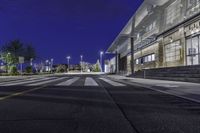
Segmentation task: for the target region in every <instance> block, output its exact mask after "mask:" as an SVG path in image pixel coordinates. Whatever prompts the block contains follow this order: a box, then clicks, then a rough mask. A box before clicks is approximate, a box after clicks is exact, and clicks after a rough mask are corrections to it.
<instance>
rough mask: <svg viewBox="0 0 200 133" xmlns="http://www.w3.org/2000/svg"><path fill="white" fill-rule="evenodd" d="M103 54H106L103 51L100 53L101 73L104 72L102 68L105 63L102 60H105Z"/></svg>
mask: <svg viewBox="0 0 200 133" xmlns="http://www.w3.org/2000/svg"><path fill="white" fill-rule="evenodd" d="M103 54H104V52H103V51H101V52H100V64H101V72H103V68H102V63H103V62H102V60H103V59H102V58H103Z"/></svg>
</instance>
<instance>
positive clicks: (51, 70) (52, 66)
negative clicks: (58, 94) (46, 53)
mask: <svg viewBox="0 0 200 133" xmlns="http://www.w3.org/2000/svg"><path fill="white" fill-rule="evenodd" d="M53 61H54V59H53V58H51V72H53V70H52V69H53Z"/></svg>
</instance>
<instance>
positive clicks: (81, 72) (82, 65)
mask: <svg viewBox="0 0 200 133" xmlns="http://www.w3.org/2000/svg"><path fill="white" fill-rule="evenodd" d="M80 57H81V73H82V72H83V55H81V56H80Z"/></svg>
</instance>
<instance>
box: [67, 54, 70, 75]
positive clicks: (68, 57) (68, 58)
mask: <svg viewBox="0 0 200 133" xmlns="http://www.w3.org/2000/svg"><path fill="white" fill-rule="evenodd" d="M70 59H71V57H70V56H67V64H68V72H69V70H70V68H69V67H70V66H69V60H70Z"/></svg>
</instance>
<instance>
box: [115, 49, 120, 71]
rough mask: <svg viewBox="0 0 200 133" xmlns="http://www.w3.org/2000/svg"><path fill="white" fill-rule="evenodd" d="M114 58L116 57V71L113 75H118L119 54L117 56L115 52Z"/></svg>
mask: <svg viewBox="0 0 200 133" xmlns="http://www.w3.org/2000/svg"><path fill="white" fill-rule="evenodd" d="M115 56H116V58H115V65H116V66H115V68H116V70H115V71H116V72H115V73H116V74H117V73H119V54H118V52H116V55H115Z"/></svg>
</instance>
